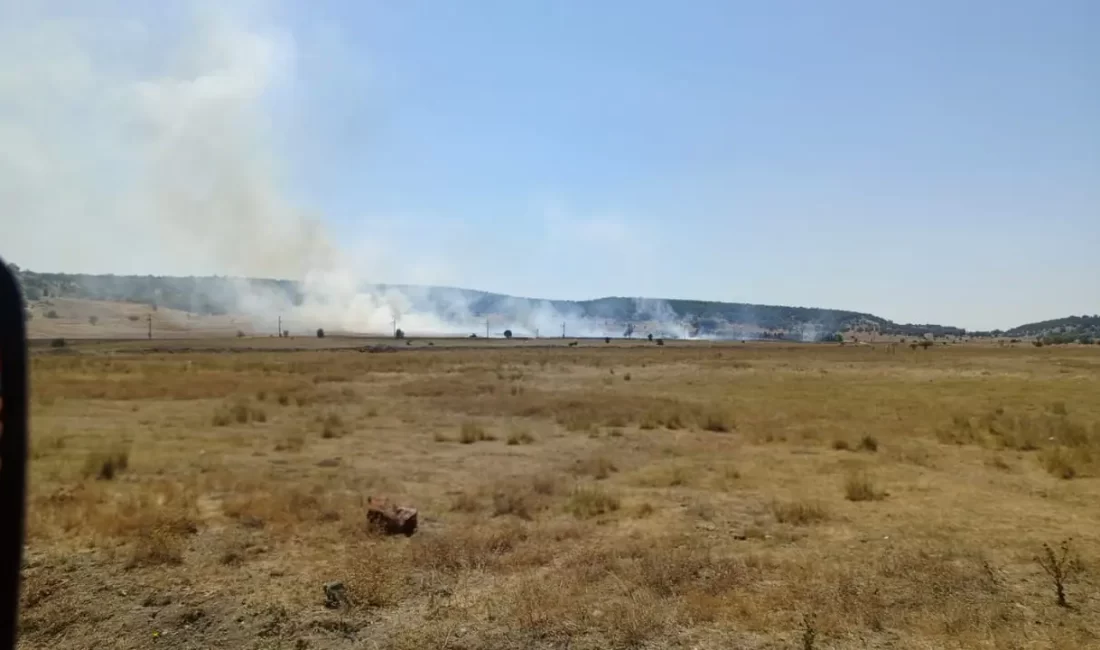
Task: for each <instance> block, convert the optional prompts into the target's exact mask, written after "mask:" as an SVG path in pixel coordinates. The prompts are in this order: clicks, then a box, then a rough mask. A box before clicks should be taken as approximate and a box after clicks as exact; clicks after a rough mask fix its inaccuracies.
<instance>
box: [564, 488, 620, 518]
mask: <svg viewBox="0 0 1100 650" xmlns="http://www.w3.org/2000/svg"><path fill="white" fill-rule="evenodd" d="M619 505H620V502H619V498H618V497H617V496H615V495H613V494H611V493H609V492H606V491H604V490H602V489H600V488H598V487H595V486H591V487H586V486H579V487H577V488H574V490H573V492H572V494H570V495H569V500H568V501H567V502H566V505H565V509H566V511H567V512H569V513H570V514H572V515H573V516H574V517H577V518H578V519H588V518H591V517H598V516H600V515H605V514H608V513H612V512H615V511H616V510H618V509H619Z"/></svg>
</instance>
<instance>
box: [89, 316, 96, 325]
mask: <svg viewBox="0 0 1100 650" xmlns="http://www.w3.org/2000/svg"><path fill="white" fill-rule="evenodd" d="M98 322H99V316H89V317H88V323H89V324H90V325H95V324H96V323H98Z"/></svg>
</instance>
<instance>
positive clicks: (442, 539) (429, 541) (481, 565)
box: [410, 518, 528, 574]
mask: <svg viewBox="0 0 1100 650" xmlns="http://www.w3.org/2000/svg"><path fill="white" fill-rule="evenodd" d="M527 538H528V532H527V529H526V528H525V527H524V525H523V523H522V522H521V521H520V520H518V519H515V518H500V519H490V520H488V521H482V522H477V523H476V524H470V525H468V526H457V525H454V526H448V527H447V528H446V529H445V530H443V531H439V532H428V531H425V532H424V533H418V534H417V535H416V536H415V537H413V538H412V540H410V541H411V542H412V543H411V545H410V556H411V557H410V562H411V565H412V566H416V567H420V568H421V569H428V570H435V571H440V572H442V573H445V574H456V573H459V572H463V571H477V570H495V569H498V568H500V566H501V563H502V561H503V559H504V558H506V557H507V556H508V555H510V554H511V553H513V552H514V551H515V550H516V549H517V548H518V547H519V546H520V545H521V544H523V543H524V542H525V541H526V540H527Z"/></svg>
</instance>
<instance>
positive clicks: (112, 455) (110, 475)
mask: <svg viewBox="0 0 1100 650" xmlns="http://www.w3.org/2000/svg"><path fill="white" fill-rule="evenodd" d="M129 466H130V450H129V449H126V448H119V449H114V450H111V451H108V452H93V453H91V454H89V455H88V457H87V458H86V459H85V460H84V476H85V477H89V478H90V477H95V478H96V479H97V480H100V481H110V480H112V479H114V478H115V476H117V475H118V474H119V473H120V472H123V471H125V470H126V468H128V467H129Z"/></svg>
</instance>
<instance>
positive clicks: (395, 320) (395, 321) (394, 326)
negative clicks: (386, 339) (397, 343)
mask: <svg viewBox="0 0 1100 650" xmlns="http://www.w3.org/2000/svg"><path fill="white" fill-rule="evenodd" d="M393 337H394V338H397V317H396V316H394V318H393Z"/></svg>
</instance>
